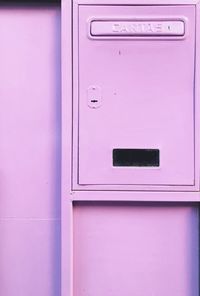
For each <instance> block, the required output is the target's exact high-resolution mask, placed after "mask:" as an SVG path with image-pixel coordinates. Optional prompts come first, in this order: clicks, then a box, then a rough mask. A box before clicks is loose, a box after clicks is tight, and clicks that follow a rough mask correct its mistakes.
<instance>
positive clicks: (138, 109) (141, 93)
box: [75, 6, 195, 188]
mask: <svg viewBox="0 0 200 296" xmlns="http://www.w3.org/2000/svg"><path fill="white" fill-rule="evenodd" d="M101 16H103V17H102V19H104V18H108V19H109V18H110V19H112V18H113V19H114V18H115V17H116V16H117V17H118V19H126V18H127V19H130V18H131V17H132V18H133V19H134V18H136V19H142V18H145V19H146V18H147V19H148V18H149V19H152V18H155V19H156V18H159V19H163V20H165V19H167V18H176V17H177V18H178V16H179V18H183V19H186V22H185V23H186V24H185V26H186V32H187V33H186V36H185V38H184V39H183V40H176V39H175V40H170V39H169V40H168V39H167V40H160V39H159V38H158V37H156V38H157V39H156V40H149V39H148V38H147V37H149V36H147V37H143V39H140V40H132V39H131V40H124V39H123V38H122V39H121V40H119V39H117V40H113V39H112V40H109V39H106V40H104V39H103V37H102V38H101V40H94V39H92V40H91V39H89V38H88V31H87V26H86V24H87V21H88V20H89V19H91V18H94V19H95V18H98V19H101ZM78 36H79V37H76V38H79V52H78V53H77V54H79V76H78V78H77V79H79V81H78V87H79V92H78V94H79V98H78V99H79V142H78V143H79V146H78V149H79V151H78V153H79V160H78V182H79V184H83V185H87V184H93V185H95V184H96V185H101V184H110V185H114V184H117V185H120V184H129V185H131V184H132V185H134V184H135V185H194V178H195V176H194V112H193V110H194V96H193V87H194V44H195V9H194V7H192V6H187V7H185V6H179V7H170V6H168V7H159V6H158V7H150V6H144V7H143V6H137V7H135V6H132V7H126V6H115V7H106V6H90V7H88V6H81V7H80V8H79V35H78ZM130 38H131V37H130ZM163 38H164V37H163ZM87 56H89V57H90V59H89V61H88V60H87V59H86V57H87ZM86 72H87V75H85V73H86ZM75 78H76V77H75ZM92 85H94V86H98V87H99V88H100V89H101V93H102V103H101V106H100V107H99V108H96V109H91V108H88V104H87V95H88V94H87V89H88V88H89V87H90V86H92ZM94 97H95V96H94ZM180 108H181V112H180ZM75 112H76V111H75ZM115 148H130V149H131V148H144V149H145V148H146V149H148V148H149V149H152V148H153V149H159V150H160V167H158V168H155V167H154V168H150V167H149V168H142V167H140V168H133V167H113V165H112V150H113V149H115ZM186 168H187V169H186ZM95 188H96V187H95Z"/></svg>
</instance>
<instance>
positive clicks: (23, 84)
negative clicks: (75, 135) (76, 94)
mask: <svg viewBox="0 0 200 296" xmlns="http://www.w3.org/2000/svg"><path fill="white" fill-rule="evenodd" d="M0 65H1V66H0V180H1V183H0V295H2V296H16V295H18V296H32V295H34V296H35V295H37V296H58V295H59V291H60V270H59V267H60V266H59V261H60V260H59V253H60V252H59V248H60V246H59V236H60V233H59V231H60V182H59V180H60V176H59V174H60V159H59V157H60V8H59V7H58V6H51V7H48V6H46V7H45V6H44V7H33V6H32V7H31V8H28V7H27V8H26V7H20V8H14V7H9V8H7V7H2V8H1V9H0Z"/></svg>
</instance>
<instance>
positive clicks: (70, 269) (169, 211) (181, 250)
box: [61, 0, 200, 296]
mask: <svg viewBox="0 0 200 296" xmlns="http://www.w3.org/2000/svg"><path fill="white" fill-rule="evenodd" d="M79 4H80V6H79ZM105 4H106V5H105ZM147 4H148V5H149V7H148V9H147V8H145V5H147ZM169 4H172V6H173V7H169V6H168V5H169ZM185 4H189V6H186V5H185ZM196 4H197V3H196V1H195V0H194V1H193V0H192V1H189V0H182V1H176V0H169V1H167V0H160V1H159V2H158V0H147V1H146V0H124V1H123V3H122V1H120V0H93V1H91V0H76V1H72V2H71V1H68V0H63V1H62V82H63V83H62V107H63V108H62V253H61V256H62V282H61V283H62V290H61V292H62V296H66V295H69V296H85V295H95V296H98V295H99V296H100V295H106V296H111V295H115V296H121V295H127V296H132V295H140V296H144V295H145V296H146V295H152V296H155V295H166V296H167V295H172V296H177V295H178V296H198V293H199V267H198V262H199V204H198V203H196V204H195V203H189V202H190V201H197V202H199V136H198V134H199V94H200V92H199V86H200V83H199V69H200V67H199V66H200V60H199V58H200V55H199V49H200V38H199V36H200V34H199V19H200V17H199V16H200V15H199V5H196ZM123 5H124V7H123ZM139 5H141V6H142V7H136V6H139ZM156 5H158V6H159V7H157V8H156V7H155V6H156ZM179 5H182V7H180V6H179ZM193 5H196V7H195V6H193ZM72 6H73V9H72ZM164 9H166V10H167V12H166V10H165V11H164ZM139 10H140V11H141V12H142V13H141V14H142V16H143V17H147V16H148V15H149V14H150V15H151V14H152V17H157V14H156V11H159V14H161V15H162V16H164V15H165V16H166V15H167V17H172V18H178V19H179V18H181V17H183V18H184V20H185V22H186V27H185V29H186V32H185V33H186V34H185V36H184V38H182V40H181V39H178V38H177V39H176V40H173V41H172V40H169V39H170V38H168V39H165V38H163V40H162V41H161V39H162V38H161V37H163V36H161V37H160V39H159V38H158V40H157V39H156V40H157V41H156V40H154V41H153V40H151V41H150V40H148V42H146V41H144V40H143V41H142V40H140V41H137V42H136V41H134V46H133V45H131V42H132V41H131V40H127V39H126V38H124V36H122V38H121V40H120V38H118V37H120V36H117V38H116V36H114V38H113V39H112V38H111V39H112V40H108V39H109V38H110V36H93V37H91V36H90V34H89V28H90V26H89V24H90V21H91V20H93V19H95V18H98V19H101V20H104V19H109V18H115V19H117V20H118V19H119V18H120V17H125V18H130V17H132V16H133V15H134V13H135V12H137V11H139ZM72 12H73V15H72ZM78 12H79V14H78ZM133 12H134V13H133ZM144 12H145V13H144ZM122 14H123V16H122ZM136 14H137V13H136ZM139 16H141V15H139V13H138V14H137V17H139ZM195 17H196V19H195ZM72 33H73V36H72ZM78 34H79V35H78ZM164 37H165V36H164ZM91 38H94V39H93V40H91ZM106 38H107V39H106ZM97 39H98V40H97ZM114 39H115V40H114ZM122 39H123V40H122ZM125 39H126V41H125ZM124 42H126V43H124ZM156 42H158V45H156ZM119 44H120V46H119ZM195 46H196V47H195ZM136 48H137V50H136ZM72 49H73V54H72ZM147 49H148V50H147ZM78 50H79V51H78ZM132 51H133V52H134V56H136V57H137V59H130V58H128V55H129V56H131V52H132ZM119 52H120V54H119ZM149 52H150V54H148V53H149ZM78 53H79V56H78ZM117 53H118V55H117ZM163 53H165V55H164V54H163ZM120 55H121V57H120ZM175 55H176V58H175ZM72 57H73V59H72ZM126 57H127V59H126ZM139 57H142V61H139ZM151 57H152V60H151ZM118 58H121V60H122V61H121V63H120V62H119V60H120V59H118ZM140 60H141V59H140ZM123 62H125V63H123ZM158 62H159V63H158ZM161 62H162V65H164V68H162V67H161ZM194 62H195V63H194ZM124 64H125V65H124ZM140 64H141V65H140ZM119 65H120V70H119ZM125 66H126V67H125ZM134 66H136V70H137V71H132V72H131V69H132V70H133V68H134ZM139 66H141V67H142V70H143V72H144V73H148V74H149V76H148V78H147V76H145V77H144V82H145V83H143V81H142V79H141V76H140V75H141V69H140V68H139ZM111 68H112V69H111ZM127 69H128V70H129V72H128V73H129V74H132V76H134V78H136V81H137V83H139V86H140V87H138V85H137V84H134V87H132V88H131V87H130V84H129V83H128V82H127V79H128V81H129V79H131V78H132V76H131V75H129V76H128V78H127V75H125V74H126V73H127ZM78 70H80V71H78ZM117 70H119V71H118V72H117ZM156 70H158V71H156ZM164 70H170V71H164ZM158 72H159V73H158ZM100 74H101V75H100ZM158 74H159V75H158ZM161 74H162V75H161ZM130 76H131V78H130ZM138 76H139V78H138ZM113 77H114V78H113ZM116 77H117V78H118V79H116ZM161 77H162V79H161ZM112 78H113V80H112ZM115 79H116V81H117V83H115V84H114V82H113V81H114V80H115ZM108 80H109V81H108ZM153 81H159V83H158V86H157V89H156V88H155V87H153V86H154V85H153ZM99 82H104V85H105V86H106V88H105V89H104V88H102V86H101V85H99ZM169 82H170V83H169ZM126 85H127V86H128V87H129V90H131V91H132V90H134V89H136V90H137V94H139V95H140V97H138V99H135V97H134V99H135V101H136V103H137V104H139V101H140V99H141V97H142V96H143V97H145V98H146V99H145V103H146V104H147V106H148V108H147V107H146V108H145V110H144V111H145V112H144V113H145V115H144V114H142V112H140V116H139V115H138V113H136V110H135V109H134V107H135V104H133V102H131V95H130V93H129V92H128V91H126V88H125V86H126ZM147 86H148V88H147ZM114 87H116V88H118V89H120V90H121V93H120V94H121V96H120V98H122V97H123V99H124V97H125V99H124V100H125V101H127V102H128V103H130V102H131V104H130V105H131V106H132V108H131V110H130V109H129V108H127V107H126V108H125V107H124V105H123V103H122V102H124V101H123V100H121V101H120V102H121V103H119V100H118V101H117V104H115V103H114V100H112V99H113V96H114V91H113V90H114ZM172 88H173V89H172ZM91 89H93V90H94V89H95V90H94V93H96V94H97V96H98V98H100V102H98V103H99V105H98V106H97V105H96V107H95V106H94V105H93V102H92V103H91V102H90V100H89V99H90V96H92V94H93V93H92V92H91ZM99 89H102V93H101V92H99ZM149 89H150V90H151V91H150V92H149ZM116 93H117V94H119V92H116ZM124 93H125V94H126V96H123V94H124ZM88 94H89V99H88ZM105 94H106V100H105V99H104V98H105ZM152 94H155V95H157V94H159V95H160V97H164V98H165V99H167V102H166V101H165V102H164V101H163V104H164V105H162V104H161V102H160V100H158V98H157V99H156V98H155V99H154V98H152V100H155V101H154V103H157V104H155V106H156V108H155V109H154V108H153V107H152V106H151V104H150V102H148V100H147V97H148V96H151V95H152ZM170 95H171V96H170ZM194 95H195V96H194ZM111 101H112V102H111ZM168 101H169V102H168ZM137 104H136V109H137V110H138V108H139V107H138V105H137ZM143 107H144V106H143ZM106 108H108V109H109V112H107V111H106ZM124 110H126V114H128V115H129V116H125V115H124V114H123V111H124ZM155 110H160V111H162V112H161V113H159V114H155V113H153V114H154V116H153V115H152V114H150V113H149V111H152V112H155ZM139 111H141V110H139ZM166 111H167V112H166ZM133 112H135V113H134V114H135V117H133V116H132V113H133ZM173 112H174V113H173ZM141 114H142V115H141ZM100 115H101V116H100ZM176 115H177V116H176ZM151 116H152V117H151ZM136 118H137V120H138V121H139V122H140V125H141V126H143V127H144V133H143V135H144V136H145V137H146V139H147V140H148V141H149V142H148V144H150V143H151V144H152V146H153V145H155V147H157V146H158V144H159V143H158V142H157V140H156V137H155V138H153V140H152V142H151V138H150V136H152V135H153V134H154V133H153V132H152V134H151V133H149V134H148V133H147V132H145V129H147V130H148V129H151V128H152V130H153V124H152V123H154V125H155V129H156V131H160V132H159V139H162V141H163V146H162V145H160V147H159V148H163V147H164V148H163V149H164V150H165V152H166V153H167V151H168V153H169V154H168V157H169V158H168V157H166V158H165V161H164V162H163V165H164V167H163V168H165V169H166V171H165V172H164V173H163V172H162V171H161V172H159V174H160V176H159V180H158V178H156V177H155V176H154V177H153V176H152V175H151V176H150V177H149V179H148V178H147V176H146V174H148V172H146V173H145V172H144V171H143V172H144V174H143V175H142V174H141V178H139V181H141V183H142V182H144V179H143V176H144V178H145V180H147V181H148V180H149V184H148V185H146V186H144V185H142V184H141V185H129V184H130V181H131V182H132V183H131V184H133V182H134V181H133V177H132V175H131V173H129V174H126V173H124V174H123V173H121V177H120V176H119V177H118V179H117V177H116V172H114V173H113V174H112V173H111V171H113V170H114V169H113V168H112V162H111V159H109V157H110V155H111V153H110V152H111V149H112V148H113V144H116V145H118V143H120V144H124V143H125V144H126V143H129V144H131V145H132V144H133V143H134V141H135V137H130V134H131V133H130V130H131V129H136V127H135V126H136V124H137V122H136ZM150 118H152V121H150V120H148V124H147V122H146V119H150ZM158 118H159V120H158ZM91 119H92V120H91ZM119 119H120V120H119ZM164 119H165V120H166V121H167V122H168V125H165V122H164ZM170 119H171V121H170ZM129 120H131V122H133V123H134V124H133V125H131V127H129V126H128V124H127V125H125V124H124V122H126V121H127V122H129ZM157 120H158V121H157ZM160 122H161V123H162V124H161V126H160V125H159V123H160ZM145 123H146V124H145ZM121 125H123V128H124V134H123V132H122V129H121V128H118V132H116V130H117V129H115V128H116V127H121ZM186 125H187V126H186ZM110 126H111V127H112V129H111V128H110ZM107 127H108V128H107ZM78 128H79V134H78ZM162 128H163V130H162V132H161V129H162ZM72 130H73V132H72ZM127 130H128V131H129V132H128V133H127ZM139 131H140V130H139V128H138V129H137V132H136V133H135V135H136V138H137V139H138V138H139ZM170 133H172V135H173V136H172V135H170ZM155 134H156V132H155ZM155 134H154V135H155ZM118 135H119V136H120V137H118ZM79 136H80V137H79ZM165 137H166V140H167V139H168V141H167V142H165V139H164V138H165ZM130 139H132V140H130ZM122 140H123V143H122ZM140 140H141V143H142V144H144V146H145V145H146V143H147V142H146V141H145V138H143V139H141V138H140ZM169 140H170V143H169ZM120 141H121V142H120ZM131 141H132V142H131ZM98 144H99V145H98ZM111 144H112V145H111ZM164 144H165V145H164ZM72 145H73V146H72ZM100 146H101V147H100ZM99 147H100V148H102V149H100V148H99ZM153 147H154V146H153ZM81 148H84V149H81ZM178 148H181V149H182V150H181V151H180V150H179V149H178ZM98 149H99V150H98ZM106 149H110V151H109V156H108V154H106V153H105V154H104V152H102V151H105V150H106ZM173 151H175V153H174V152H173ZM79 153H82V156H83V157H82V158H81V157H80V154H79ZM173 153H174V154H173ZM194 154H195V159H194ZM78 156H79V159H78ZM106 157H107V158H106ZM170 157H171V158H172V159H173V161H172V159H171V163H172V167H173V172H172V170H171V172H170V167H169V166H168V161H169V160H170ZM181 159H182V160H183V159H184V160H186V163H185V166H184V164H183V163H182V162H181ZM106 160H107V161H108V162H106ZM194 160H195V163H194ZM72 161H73V165H72ZM80 162H82V164H81V163H80ZM83 164H84V165H83ZM79 169H81V180H82V182H80V183H82V184H78V181H79V180H80V178H79V179H78V172H79ZM155 170H156V169H155ZM167 171H168V172H167ZM108 172H109V173H108ZM151 172H152V174H156V172H154V171H153V170H151ZM137 173H138V172H137ZM138 174H140V172H139V173H138ZM79 177H80V175H79ZM108 177H109V178H110V180H111V181H113V179H114V180H115V182H116V183H115V185H114V186H112V185H109V184H110V183H111V182H110V183H109V184H104V185H97V184H99V183H100V182H99V180H100V179H101V181H102V180H103V181H102V183H103V182H104V183H105V182H107V180H108ZM164 177H165V178H166V179H165V180H168V185H169V181H171V182H172V184H177V183H179V185H173V186H167V182H166V185H164V186H162V185H155V184H156V182H157V181H159V182H160V184H161V179H162V178H164ZM127 178H128V181H129V182H127ZM137 178H138V177H137ZM153 181H154V185H153V184H152V183H153ZM175 181H176V182H175ZM193 181H195V185H194V186H193V185H192V184H193V183H194V182H193ZM98 182H99V183H98ZM121 182H123V184H122V183H121ZM126 183H128V184H126ZM85 184H86V185H85ZM88 184H91V185H88ZM120 184H121V185H120ZM186 184H189V185H186ZM156 190H157V191H156ZM165 190H166V191H165ZM138 201H139V203H138ZM147 201H148V202H147ZM166 201H172V202H170V203H166ZM174 201H177V202H176V203H175V202H174ZM181 201H184V202H186V203H181ZM179 202H180V203H179Z"/></svg>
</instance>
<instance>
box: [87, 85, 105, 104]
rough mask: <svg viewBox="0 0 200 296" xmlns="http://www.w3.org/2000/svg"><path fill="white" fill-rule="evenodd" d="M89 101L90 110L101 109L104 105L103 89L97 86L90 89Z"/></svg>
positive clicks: (88, 92) (88, 93)
mask: <svg viewBox="0 0 200 296" xmlns="http://www.w3.org/2000/svg"><path fill="white" fill-rule="evenodd" d="M87 100H88V106H89V107H90V108H93V109H96V108H99V107H100V106H101V103H102V97H101V88H100V87H99V86H96V85H92V86H90V87H88V90H87Z"/></svg>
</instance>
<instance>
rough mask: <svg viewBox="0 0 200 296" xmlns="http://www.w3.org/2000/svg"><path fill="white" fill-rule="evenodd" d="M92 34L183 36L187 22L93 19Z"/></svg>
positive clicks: (91, 24)
mask: <svg viewBox="0 0 200 296" xmlns="http://www.w3.org/2000/svg"><path fill="white" fill-rule="evenodd" d="M90 34H91V35H92V36H183V35H184V34H185V23H184V21H182V20H170V21H164V20H159V21H158V20H150V21H148V20H137V21H131V20H128V21H111V20H106V21H103V20H93V21H91V23H90Z"/></svg>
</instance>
